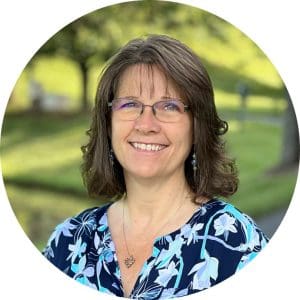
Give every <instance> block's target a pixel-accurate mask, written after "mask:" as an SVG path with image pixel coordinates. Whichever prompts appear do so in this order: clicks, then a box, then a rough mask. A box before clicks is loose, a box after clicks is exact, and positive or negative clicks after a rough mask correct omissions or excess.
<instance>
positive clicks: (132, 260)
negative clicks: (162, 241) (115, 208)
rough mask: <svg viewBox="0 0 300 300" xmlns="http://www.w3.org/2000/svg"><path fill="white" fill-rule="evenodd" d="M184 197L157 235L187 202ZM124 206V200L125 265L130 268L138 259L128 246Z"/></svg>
mask: <svg viewBox="0 0 300 300" xmlns="http://www.w3.org/2000/svg"><path fill="white" fill-rule="evenodd" d="M183 199H184V200H183V201H182V202H181V203H180V205H179V206H178V208H177V209H176V211H175V213H174V214H172V215H171V216H170V217H169V218H168V220H167V222H165V223H164V224H163V226H161V227H159V229H158V230H157V231H156V232H155V236H156V235H157V234H158V233H159V232H160V231H161V230H162V229H163V228H164V227H165V226H166V225H167V224H168V223H169V222H170V221H171V220H172V217H175V216H176V215H177V213H178V211H179V210H180V208H181V207H182V206H183V204H184V203H185V199H186V197H184V198H183ZM124 200H125V199H124ZM124 208H125V205H124V202H123V222H122V223H123V224H122V227H123V236H124V241H125V246H126V250H127V254H128V256H127V257H126V258H125V259H124V263H125V265H126V267H127V268H130V267H131V266H132V265H133V264H134V263H135V261H136V259H135V257H134V256H133V254H132V253H131V252H130V251H129V247H128V244H127V239H126V234H125V222H124V210H125V209H124Z"/></svg>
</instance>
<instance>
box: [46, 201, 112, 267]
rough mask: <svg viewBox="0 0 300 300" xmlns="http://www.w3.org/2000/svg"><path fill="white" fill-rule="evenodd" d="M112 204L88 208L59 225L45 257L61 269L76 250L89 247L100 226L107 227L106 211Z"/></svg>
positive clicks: (52, 236)
mask: <svg viewBox="0 0 300 300" xmlns="http://www.w3.org/2000/svg"><path fill="white" fill-rule="evenodd" d="M109 205H110V204H106V205H103V206H101V207H93V208H88V209H86V210H84V211H82V212H80V213H78V214H77V215H75V216H73V217H69V218H67V219H66V220H64V221H63V222H62V223H60V224H58V225H57V226H56V227H55V229H54V231H53V232H52V234H51V236H50V238H49V240H48V243H47V245H46V247H45V249H44V250H43V254H44V256H45V257H46V258H47V259H48V260H50V261H51V262H52V263H53V264H55V265H56V266H58V267H59V268H60V269H64V267H62V266H61V264H62V263H63V262H66V260H67V257H68V256H69V255H70V252H71V251H72V249H74V248H78V247H79V248H81V249H84V248H86V247H87V246H88V244H89V243H90V241H91V240H92V237H93V235H94V232H95V231H96V230H97V229H98V228H99V226H100V227H101V226H107V220H106V211H107V208H108V207H109Z"/></svg>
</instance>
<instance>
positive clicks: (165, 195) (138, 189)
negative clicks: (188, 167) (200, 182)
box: [124, 175, 191, 225]
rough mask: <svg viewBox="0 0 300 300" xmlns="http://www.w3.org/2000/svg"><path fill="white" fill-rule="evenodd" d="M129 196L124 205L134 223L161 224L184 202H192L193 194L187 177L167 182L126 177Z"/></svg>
mask: <svg viewBox="0 0 300 300" xmlns="http://www.w3.org/2000/svg"><path fill="white" fill-rule="evenodd" d="M125 178H126V189H127V195H126V198H125V199H124V204H125V205H126V208H127V210H128V215H129V217H130V219H131V220H132V221H133V222H134V223H141V222H142V223H143V224H156V223H158V224H160V223H161V222H162V220H165V218H166V216H169V215H170V214H171V213H174V212H175V210H176V209H177V208H178V207H179V206H180V205H182V204H183V205H184V203H183V202H186V203H187V202H190V201H191V200H190V199H191V192H190V189H189V187H188V184H187V183H186V180H185V177H184V175H183V176H177V177H175V176H173V177H170V178H168V179H165V180H155V181H154V180H152V181H151V182H150V180H141V179H140V180H137V179H134V178H131V177H129V176H126V177H125ZM141 225H142V224H141Z"/></svg>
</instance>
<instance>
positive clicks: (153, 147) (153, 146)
mask: <svg viewBox="0 0 300 300" xmlns="http://www.w3.org/2000/svg"><path fill="white" fill-rule="evenodd" d="M130 144H131V145H132V146H133V147H134V148H135V149H138V150H143V151H150V152H157V151H160V150H162V149H164V148H166V147H167V146H166V145H160V144H144V143H136V142H134V143H130Z"/></svg>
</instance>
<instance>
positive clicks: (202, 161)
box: [82, 35, 238, 199]
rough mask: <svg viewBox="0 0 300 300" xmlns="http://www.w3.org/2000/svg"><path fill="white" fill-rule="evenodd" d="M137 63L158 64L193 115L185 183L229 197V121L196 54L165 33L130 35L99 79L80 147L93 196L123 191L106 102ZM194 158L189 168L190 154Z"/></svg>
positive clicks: (199, 192)
mask: <svg viewBox="0 0 300 300" xmlns="http://www.w3.org/2000/svg"><path fill="white" fill-rule="evenodd" d="M136 64H146V65H149V66H154V65H155V66H158V67H159V68H160V69H161V70H162V71H163V73H164V74H165V76H166V77H167V78H169V79H170V80H172V81H173V82H174V83H175V84H176V85H177V86H178V87H179V89H180V91H181V93H182V95H183V96H184V98H185V100H186V102H187V104H188V106H189V107H190V111H191V113H192V116H193V119H194V147H192V148H193V149H192V150H191V153H190V154H189V156H188V158H187V160H186V162H185V176H186V180H187V183H188V184H189V186H190V188H191V190H192V191H193V193H194V194H195V198H194V199H196V198H197V197H198V196H205V197H209V198H212V197H216V196H223V197H228V196H230V195H232V194H233V193H235V192H236V190H237V186H238V179H237V172H236V168H235V164H234V161H233V160H231V159H229V158H228V157H226V155H225V149H224V148H225V146H224V142H223V141H222V139H221V137H220V136H221V135H223V134H224V133H226V131H227V129H228V125H227V122H225V121H223V120H221V119H220V118H219V117H218V114H217V111H216V107H215V102H214V92H213V87H212V83H211V80H210V78H209V75H208V73H207V71H206V69H205V67H204V66H203V64H202V62H201V60H200V59H199V57H198V56H197V55H196V54H195V53H193V51H191V49H189V48H188V47H187V46H186V45H184V44H183V43H181V42H180V41H178V40H176V39H173V38H170V37H168V36H164V35H149V36H148V37H147V38H146V39H142V38H140V39H134V40H131V41H130V42H129V43H128V44H126V45H125V46H124V47H123V48H121V49H120V50H119V52H118V53H117V54H116V55H115V56H113V57H112V58H111V59H110V60H109V61H108V63H107V65H106V67H105V68H104V70H103V73H102V76H101V79H100V81H99V84H98V88H97V93H96V101H95V107H94V109H93V116H92V123H91V127H90V129H89V130H88V131H87V134H88V136H89V142H88V144H87V145H85V146H83V147H82V151H83V164H82V176H83V180H84V183H85V185H86V187H87V190H88V194H89V195H90V196H92V197H99V196H109V197H114V196H120V195H122V194H124V193H125V192H126V185H125V181H124V176H123V169H122V167H121V165H120V164H119V163H118V161H117V160H116V159H115V160H114V163H112V160H111V158H110V157H111V150H110V149H111V139H110V128H111V115H110V109H109V107H108V103H109V102H110V101H112V100H113V99H114V96H115V95H116V92H117V88H118V83H119V80H120V77H121V75H122V74H123V72H124V70H126V69H127V68H128V67H129V66H132V65H136ZM193 153H195V155H196V161H197V170H196V174H194V172H193V166H192V163H191V161H192V159H193V158H192V155H193Z"/></svg>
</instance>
